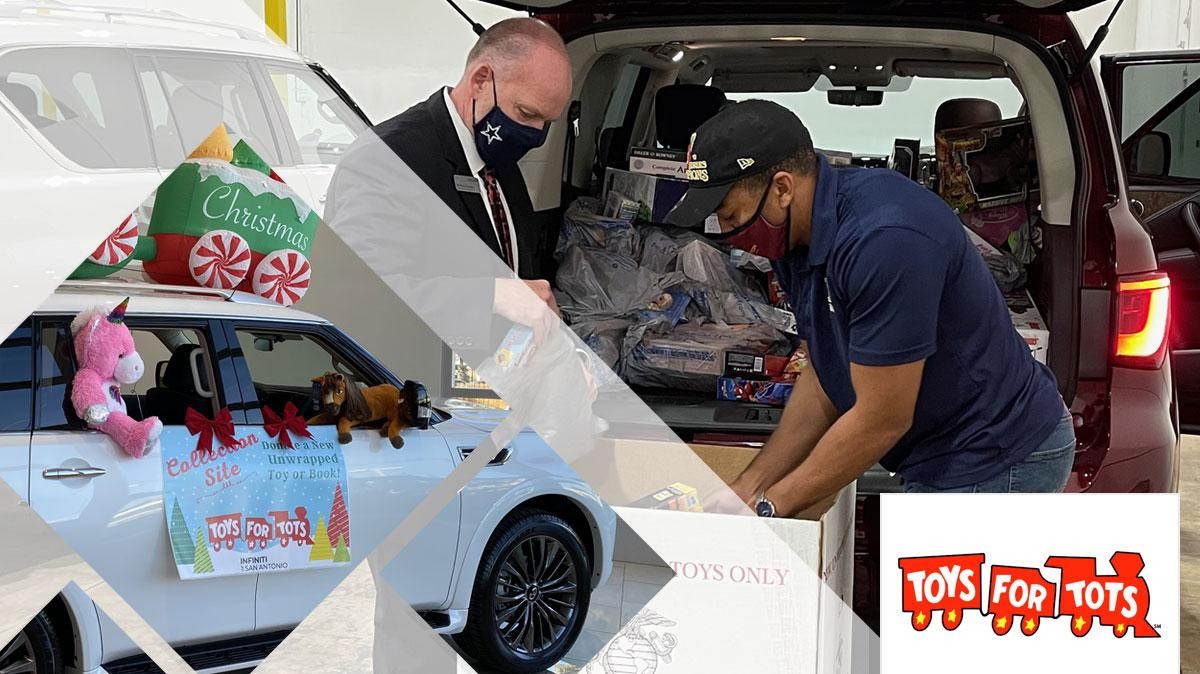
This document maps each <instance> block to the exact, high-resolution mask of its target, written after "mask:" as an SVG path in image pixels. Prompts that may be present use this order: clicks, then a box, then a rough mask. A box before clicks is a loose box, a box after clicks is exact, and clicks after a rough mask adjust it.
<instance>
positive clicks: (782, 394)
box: [717, 377, 795, 407]
mask: <svg viewBox="0 0 1200 674" xmlns="http://www.w3.org/2000/svg"><path fill="white" fill-rule="evenodd" d="M794 386H795V382H792V381H769V380H762V379H746V378H744V377H721V378H720V379H718V380H717V400H741V401H743V402H751V403H759V404H762V405H772V406H774V407H783V406H784V405H786V404H787V401H788V398H790V397H791V395H792V388H793V387H794Z"/></svg>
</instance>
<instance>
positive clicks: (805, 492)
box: [767, 408, 905, 517]
mask: <svg viewBox="0 0 1200 674" xmlns="http://www.w3.org/2000/svg"><path fill="white" fill-rule="evenodd" d="M904 430H905V429H902V428H899V427H897V428H881V427H880V424H879V422H878V421H877V420H872V419H869V418H868V414H867V413H866V412H864V411H863V410H862V409H860V408H851V409H850V411H848V412H846V414H844V415H842V417H841V418H840V419H838V420H837V422H836V423H834V424H833V426H831V427H830V428H829V431H828V432H827V433H825V435H824V437H822V438H821V439H820V441H819V442H817V443H816V447H814V448H813V450H812V453H811V454H810V455H809V456H808V458H806V459H805V460H804V461H803V462H802V463H801V464H800V465H799V466H798V467H796V468H795V469H794V470H792V471H791V473H789V474H788V475H787V476H786V477H784V478H783V479H782V480H780V481H778V482H777V483H775V485H774V486H772V487H771V488H770V489H768V490H767V498H769V499H771V501H772V502H773V503H774V504H775V509H776V512H777V513H778V514H779V515H780V516H784V517H790V516H792V515H795V514H796V513H797V512H800V511H801V510H804V509H805V508H808V507H809V506H812V505H813V504H816V503H819V502H820V501H821V500H822V499H824V498H826V497H828V496H831V495H833V494H836V493H837V492H838V491H839V490H840V489H841V488H842V487H845V486H846V485H848V484H850V483H851V482H853V481H854V480H856V479H858V477H859V476H860V475H862V474H863V473H865V472H866V471H867V469H869V468H870V467H871V466H873V465H875V463H876V462H877V461H879V459H881V458H882V457H883V456H884V455H885V454H887V452H888V450H889V449H891V448H892V447H893V446H894V445H895V444H896V442H897V441H898V440H899V439H900V437H901V436H902V435H903V434H904Z"/></svg>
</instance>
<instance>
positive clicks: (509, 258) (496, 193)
mask: <svg viewBox="0 0 1200 674" xmlns="http://www.w3.org/2000/svg"><path fill="white" fill-rule="evenodd" d="M479 175H480V177H482V178H483V186H484V187H485V188H486V189H487V200H488V206H490V207H491V209H492V221H493V222H495V223H496V235H497V236H498V237H499V238H500V257H501V258H502V259H503V260H504V264H506V265H508V268H509V269H512V270H513V271H516V268H515V267H513V251H512V245H513V244H512V239H511V237H510V236H509V233H508V213H506V212H505V210H504V201H503V200H502V199H501V198H500V183H499V182H498V181H497V180H496V172H495V171H493V170H492V169H490V168H488V167H484V168H483V169H482V170H481V171H480V172H479Z"/></svg>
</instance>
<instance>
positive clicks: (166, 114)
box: [138, 58, 187, 168]
mask: <svg viewBox="0 0 1200 674" xmlns="http://www.w3.org/2000/svg"><path fill="white" fill-rule="evenodd" d="M138 64H139V66H138V71H139V72H138V77H139V78H140V79H141V81H142V95H144V96H145V97H146V113H147V115H148V116H149V118H150V139H151V142H153V144H154V155H155V157H156V158H157V159H158V165H159V166H160V167H162V168H174V167H175V166H178V165H179V164H180V162H182V161H183V160H184V158H185V157H186V156H187V154H186V153H185V152H184V150H183V141H182V140H180V138H179V130H178V129H177V128H176V126H175V120H174V119H172V117H171V106H170V104H169V103H167V93H166V91H164V90H163V87H162V80H160V79H159V77H158V73H156V72H155V71H154V66H153V64H152V62H151V61H150V60H149V59H147V58H139V59H138Z"/></svg>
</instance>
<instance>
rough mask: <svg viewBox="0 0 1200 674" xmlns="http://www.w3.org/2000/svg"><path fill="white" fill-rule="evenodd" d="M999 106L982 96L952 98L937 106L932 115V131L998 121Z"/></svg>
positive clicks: (999, 117) (999, 116)
mask: <svg viewBox="0 0 1200 674" xmlns="http://www.w3.org/2000/svg"><path fill="white" fill-rule="evenodd" d="M1000 119H1001V115H1000V106H999V105H996V104H995V103H994V102H992V101H989V100H987V99H984V98H952V99H950V100H948V101H945V102H943V103H942V104H941V105H939V106H938V109H937V113H936V114H935V115H934V117H933V130H934V132H935V133H936V132H938V131H941V130H943V129H957V128H958V127H960V126H974V125H975V124H986V123H988V122H998V121H1000Z"/></svg>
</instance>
